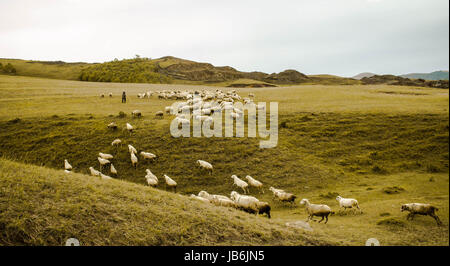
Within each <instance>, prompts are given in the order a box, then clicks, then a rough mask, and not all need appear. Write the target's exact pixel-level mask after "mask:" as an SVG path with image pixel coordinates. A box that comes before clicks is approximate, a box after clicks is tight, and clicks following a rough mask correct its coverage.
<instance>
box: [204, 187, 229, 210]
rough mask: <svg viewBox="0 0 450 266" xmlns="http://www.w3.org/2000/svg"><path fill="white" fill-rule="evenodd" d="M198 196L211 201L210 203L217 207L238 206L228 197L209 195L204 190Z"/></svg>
mask: <svg viewBox="0 0 450 266" xmlns="http://www.w3.org/2000/svg"><path fill="white" fill-rule="evenodd" d="M198 196H199V197H202V198H204V199H207V200H209V202H211V203H213V204H214V205H217V206H225V207H235V206H236V204H235V202H234V201H232V200H231V199H230V198H228V197H227V196H223V195H213V194H209V193H208V192H206V191H204V190H202V191H200V192H199V193H198Z"/></svg>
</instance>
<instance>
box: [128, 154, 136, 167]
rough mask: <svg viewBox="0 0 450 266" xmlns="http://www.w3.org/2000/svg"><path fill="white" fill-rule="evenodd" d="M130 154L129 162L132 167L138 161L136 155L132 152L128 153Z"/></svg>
mask: <svg viewBox="0 0 450 266" xmlns="http://www.w3.org/2000/svg"><path fill="white" fill-rule="evenodd" d="M130 156H131V164H132V165H133V167H134V168H136V167H137V163H138V158H137V157H136V155H135V154H134V152H132V153H130Z"/></svg>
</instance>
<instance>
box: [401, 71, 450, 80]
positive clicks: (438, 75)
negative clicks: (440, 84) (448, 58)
mask: <svg viewBox="0 0 450 266" xmlns="http://www.w3.org/2000/svg"><path fill="white" fill-rule="evenodd" d="M400 76H401V77H404V78H410V79H424V80H448V77H449V75H448V71H434V72H431V73H410V74H404V75H400Z"/></svg>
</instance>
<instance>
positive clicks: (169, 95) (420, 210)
mask: <svg viewBox="0 0 450 266" xmlns="http://www.w3.org/2000/svg"><path fill="white" fill-rule="evenodd" d="M156 94H157V95H158V98H159V99H172V100H186V102H183V103H182V104H180V105H178V107H179V108H178V110H173V108H172V107H169V106H168V107H166V109H165V111H166V113H171V114H175V115H176V116H177V117H176V119H178V120H179V122H180V123H183V122H186V121H189V120H188V117H185V116H183V115H182V114H180V113H181V112H182V111H183V110H189V112H192V117H193V118H194V119H201V120H202V121H205V120H207V119H208V116H207V115H210V114H212V113H213V112H214V111H219V110H223V109H227V108H230V109H232V110H233V111H234V112H232V114H235V115H236V116H239V115H242V114H243V112H242V110H239V109H236V108H234V107H233V105H232V103H233V102H234V101H241V100H243V101H244V103H252V100H251V99H250V97H254V95H253V94H251V93H250V94H249V97H248V98H241V97H240V96H239V95H238V94H237V93H236V91H235V90H232V91H229V92H226V93H224V92H223V91H221V90H216V91H215V92H211V91H206V90H203V91H195V92H188V91H167V90H165V91H159V92H156ZM152 95H153V93H152V92H145V93H139V94H138V98H141V99H143V98H146V97H148V98H150V97H151V96H152ZM109 96H110V97H112V94H111V93H110V94H109ZM194 96H199V97H194ZM101 97H104V94H102V95H101ZM209 100H218V101H217V103H219V105H217V106H212V105H211V103H210V102H208V101H209ZM216 108H217V109H216ZM185 113H186V112H184V114H185ZM132 116H133V117H140V116H142V114H141V112H140V111H138V110H135V111H133V112H132ZM156 116H163V112H162V111H158V112H157V113H156ZM189 118H190V117H189ZM185 120H186V121H185ZM108 128H112V129H117V124H115V123H114V122H113V123H111V124H109V125H108ZM126 130H128V132H130V134H131V133H132V132H133V130H134V127H133V126H132V125H131V124H129V123H126ZM121 144H122V141H121V140H120V139H115V140H114V141H112V143H111V145H112V146H119V145H121ZM128 152H129V153H130V160H131V164H132V167H134V168H136V167H137V163H138V156H137V154H138V152H137V150H136V148H134V147H133V146H132V145H128ZM140 156H141V157H142V159H143V160H154V159H156V157H157V156H156V155H155V154H153V153H150V152H145V151H141V152H140ZM97 159H98V161H99V164H100V171H98V170H96V169H94V168H93V167H89V170H90V173H91V175H93V176H99V177H101V178H102V179H111V177H110V176H108V175H105V174H103V173H102V170H103V169H104V167H106V166H107V165H109V171H110V173H111V175H117V170H116V169H115V167H114V165H113V164H112V163H111V159H113V155H111V154H106V153H102V152H100V153H99V154H98V158H97ZM196 165H197V166H198V167H200V168H202V169H204V170H206V171H207V172H208V173H209V174H212V172H213V165H212V164H211V163H209V162H207V161H204V160H197V161H196ZM64 166H65V171H66V172H68V173H70V172H71V170H72V166H71V165H70V164H69V162H68V161H67V160H65V161H64ZM163 177H164V180H165V184H166V189H167V187H169V188H170V189H173V191H174V192H176V188H177V182H176V181H175V180H173V179H172V178H170V177H169V176H168V175H166V174H164V175H163ZM145 179H146V181H147V184H148V185H149V186H152V187H156V186H157V185H158V183H159V179H158V177H157V176H156V175H154V174H153V173H152V172H151V171H150V170H149V169H146V175H145ZM231 179H232V180H233V185H235V186H237V187H238V188H240V189H241V190H242V191H243V193H244V194H245V195H242V194H239V193H238V192H236V191H232V192H231V193H230V197H227V196H224V195H215V194H209V193H208V192H206V191H200V192H199V193H198V195H194V194H192V195H191V196H190V197H191V198H193V199H196V200H199V201H202V202H208V203H212V204H214V205H217V206H226V207H234V208H237V209H240V210H243V211H246V212H249V213H254V214H266V215H267V217H268V218H270V217H271V215H270V210H271V207H270V205H269V203H268V202H264V201H260V200H259V199H257V198H256V197H253V196H250V195H247V194H249V193H250V191H249V186H251V187H254V188H256V189H258V190H259V192H260V193H264V190H263V183H262V182H260V181H258V180H256V179H255V178H253V177H251V176H250V175H247V176H246V177H245V179H246V180H247V182H246V181H244V180H242V179H240V178H239V177H237V176H236V175H232V176H231ZM269 190H270V191H271V192H272V193H273V196H274V198H276V199H277V200H279V201H281V202H287V203H291V204H294V203H295V199H296V198H297V197H296V196H295V195H294V194H292V193H289V192H286V191H284V190H282V189H277V188H274V187H270V188H269ZM336 200H337V201H338V203H339V211H342V209H343V210H344V211H345V210H347V209H358V210H359V212H360V213H362V211H361V208H360V206H359V203H358V201H357V200H356V199H353V198H343V197H341V196H337V197H336ZM300 205H304V206H305V208H306V211H307V213H308V218H307V222H308V221H309V220H313V221H315V220H314V219H313V218H314V216H317V217H321V218H322V219H321V220H319V223H320V222H322V221H323V220H324V219H325V223H327V222H328V216H329V215H330V214H334V212H333V211H332V210H331V208H330V207H329V206H328V205H325V204H312V203H310V202H309V200H308V199H302V200H300ZM437 210H438V209H437V208H436V207H434V206H432V205H430V204H423V203H409V204H404V205H402V206H401V211H402V212H403V211H408V212H409V214H408V216H407V219H411V220H412V219H413V218H414V216H415V215H417V214H419V215H429V216H431V217H433V218H434V219H435V220H436V222H437V224H438V225H441V224H442V222H441V221H440V219H439V217H438V216H437V215H436V214H435V212H436V211H437Z"/></svg>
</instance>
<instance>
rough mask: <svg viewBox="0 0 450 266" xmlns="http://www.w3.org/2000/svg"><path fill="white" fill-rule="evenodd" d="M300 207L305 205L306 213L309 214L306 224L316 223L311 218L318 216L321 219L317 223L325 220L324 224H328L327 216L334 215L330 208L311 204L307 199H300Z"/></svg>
mask: <svg viewBox="0 0 450 266" xmlns="http://www.w3.org/2000/svg"><path fill="white" fill-rule="evenodd" d="M300 205H305V206H306V211H307V212H308V214H309V216H308V219H307V220H306V222H308V221H309V220H313V221H316V220H314V219H313V216H320V217H322V219H321V220H320V221H319V223H320V222H322V221H323V219H326V220H325V223H327V222H328V215H330V214H334V212H333V211H331V208H330V207H329V206H328V205H324V204H311V203H310V202H309V200H308V199H302V200H301V201H300Z"/></svg>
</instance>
